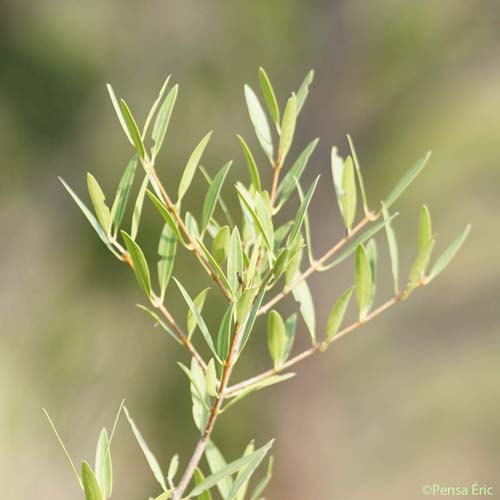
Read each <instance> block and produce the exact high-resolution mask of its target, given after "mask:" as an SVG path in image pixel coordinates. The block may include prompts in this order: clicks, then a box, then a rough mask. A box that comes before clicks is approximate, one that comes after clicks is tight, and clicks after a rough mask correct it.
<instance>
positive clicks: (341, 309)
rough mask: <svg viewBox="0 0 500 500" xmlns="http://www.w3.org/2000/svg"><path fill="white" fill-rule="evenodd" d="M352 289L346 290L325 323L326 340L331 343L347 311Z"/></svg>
mask: <svg viewBox="0 0 500 500" xmlns="http://www.w3.org/2000/svg"><path fill="white" fill-rule="evenodd" d="M353 290H354V287H351V288H349V289H347V290H346V291H345V292H344V293H343V294H342V295H341V296H340V298H339V299H338V300H337V302H335V304H334V306H333V307H332V310H331V311H330V314H329V316H328V321H327V323H326V340H327V341H329V342H330V341H331V340H332V339H333V338H334V337H335V334H336V333H337V332H338V331H339V328H340V325H341V324H342V321H343V320H344V316H345V313H346V311H347V306H348V305H349V301H350V300H351V296H352V292H353Z"/></svg>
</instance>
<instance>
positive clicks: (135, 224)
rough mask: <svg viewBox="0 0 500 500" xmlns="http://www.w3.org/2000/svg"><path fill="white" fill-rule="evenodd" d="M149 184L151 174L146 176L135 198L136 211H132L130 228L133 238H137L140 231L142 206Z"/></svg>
mask: <svg viewBox="0 0 500 500" xmlns="http://www.w3.org/2000/svg"><path fill="white" fill-rule="evenodd" d="M148 184H149V176H148V175H146V176H144V180H143V181H142V184H141V187H140V189H139V193H138V195H137V199H136V200H135V205H134V212H133V213H132V226H131V229H130V236H131V237H132V239H133V240H135V239H136V238H137V232H138V231H139V224H140V222H141V215H142V207H143V205H144V195H145V194H146V189H147V188H148Z"/></svg>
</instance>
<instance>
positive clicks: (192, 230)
mask: <svg viewBox="0 0 500 500" xmlns="http://www.w3.org/2000/svg"><path fill="white" fill-rule="evenodd" d="M185 224H186V227H187V230H188V233H189V234H190V235H191V236H192V237H193V238H195V239H201V236H200V229H199V227H198V222H196V219H195V217H194V215H193V214H192V213H191V212H186V216H185Z"/></svg>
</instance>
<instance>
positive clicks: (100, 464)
mask: <svg viewBox="0 0 500 500" xmlns="http://www.w3.org/2000/svg"><path fill="white" fill-rule="evenodd" d="M94 468H95V475H96V479H97V482H98V483H99V486H100V488H101V491H102V495H103V497H104V498H109V497H110V496H111V493H112V491H113V467H112V465H111V454H110V453H109V439H108V433H107V432H106V429H102V431H101V434H100V435H99V441H98V442H97V450H96V455H95V467H94Z"/></svg>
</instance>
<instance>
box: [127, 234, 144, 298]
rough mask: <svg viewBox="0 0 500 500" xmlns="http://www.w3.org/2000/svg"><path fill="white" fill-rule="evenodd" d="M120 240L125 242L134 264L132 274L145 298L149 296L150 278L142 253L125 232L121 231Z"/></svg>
mask: <svg viewBox="0 0 500 500" xmlns="http://www.w3.org/2000/svg"><path fill="white" fill-rule="evenodd" d="M121 234H122V238H123V240H124V241H125V246H126V247H127V251H128V253H129V254H130V258H131V259H132V263H133V264H134V273H135V277H136V278H137V281H138V282H139V285H141V288H142V289H143V290H144V291H145V292H146V295H147V296H150V295H151V277H150V274H149V267H148V263H147V261H146V257H144V252H143V251H142V249H141V247H140V246H139V245H138V244H137V243H136V242H135V241H134V240H133V239H132V238H131V237H130V236H129V235H128V234H127V233H126V232H125V231H122V232H121Z"/></svg>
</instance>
